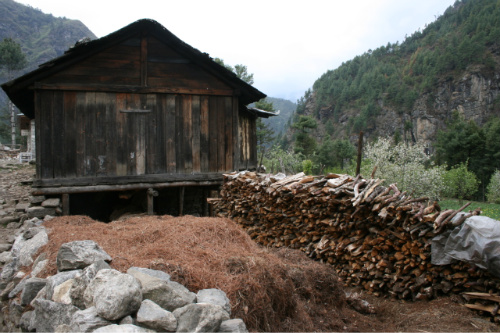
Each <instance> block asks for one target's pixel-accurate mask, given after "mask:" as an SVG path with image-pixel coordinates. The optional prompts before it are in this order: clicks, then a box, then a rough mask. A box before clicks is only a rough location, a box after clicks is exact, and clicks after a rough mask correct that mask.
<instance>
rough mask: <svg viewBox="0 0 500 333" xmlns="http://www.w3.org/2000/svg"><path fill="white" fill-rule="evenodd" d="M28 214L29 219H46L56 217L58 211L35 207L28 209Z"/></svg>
mask: <svg viewBox="0 0 500 333" xmlns="http://www.w3.org/2000/svg"><path fill="white" fill-rule="evenodd" d="M26 213H28V217H29V218H33V217H38V218H44V217H45V215H56V209H55V208H45V207H41V206H34V207H30V208H28V209H26Z"/></svg>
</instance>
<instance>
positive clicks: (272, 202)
mask: <svg viewBox="0 0 500 333" xmlns="http://www.w3.org/2000/svg"><path fill="white" fill-rule="evenodd" d="M382 182H383V180H382V179H363V178H361V177H359V176H358V177H356V178H354V177H351V176H349V175H337V174H329V175H327V176H325V177H313V176H305V175H304V174H303V173H299V174H297V175H294V176H289V177H285V176H284V175H282V176H281V177H279V175H276V176H271V175H266V174H257V173H254V172H240V173H234V174H227V175H225V183H224V185H223V188H222V190H221V199H220V200H219V201H217V202H216V203H215V212H216V213H217V214H218V215H219V216H225V217H229V218H231V219H232V220H234V221H235V222H236V223H238V224H240V225H242V226H243V227H244V228H245V229H246V230H247V232H248V233H249V235H250V236H251V237H252V238H253V239H254V240H255V241H257V242H258V243H260V244H262V245H264V246H269V247H282V246H287V247H290V248H294V249H301V250H302V251H304V252H305V253H306V254H307V255H309V257H311V258H314V259H317V260H321V261H323V262H325V263H329V264H331V265H333V266H334V267H335V269H336V271H337V273H338V275H339V277H340V278H341V279H342V280H343V281H345V283H346V285H349V286H358V287H360V288H363V289H365V290H366V291H367V292H368V293H370V294H374V295H387V294H390V295H392V296H394V297H397V298H400V299H413V300H416V299H430V298H433V297H436V296H437V295H439V294H448V293H450V292H453V293H459V292H464V291H474V292H486V293H488V292H492V291H495V292H496V291H497V290H498V288H499V287H500V281H499V280H498V279H495V278H493V277H492V276H491V275H490V274H488V273H487V272H486V271H484V270H481V269H479V268H476V267H474V266H473V265H471V264H468V263H465V262H457V263H454V264H450V265H446V266H436V265H432V264H431V240H432V238H433V237H434V236H436V235H437V234H439V233H441V232H443V231H444V230H446V229H447V228H449V227H452V225H451V221H452V218H453V217H454V216H455V215H456V213H458V212H459V210H445V211H442V210H441V209H440V207H439V205H438V204H437V203H436V202H433V203H431V204H427V202H428V201H429V200H428V198H412V197H411V195H408V194H407V193H405V192H401V191H399V190H398V188H397V186H396V184H392V185H390V186H389V187H385V186H382V185H381V184H382ZM463 208H464V207H463ZM470 214H479V212H477V211H476V212H472V213H470ZM469 216H470V215H469ZM463 220H465V218H462V219H461V220H460V221H458V222H455V223H454V224H453V226H455V225H457V223H462V222H463Z"/></svg>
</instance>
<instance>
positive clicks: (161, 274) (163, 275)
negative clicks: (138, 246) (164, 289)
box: [127, 267, 170, 281]
mask: <svg viewBox="0 0 500 333" xmlns="http://www.w3.org/2000/svg"><path fill="white" fill-rule="evenodd" d="M135 272H140V273H143V274H146V275H150V276H152V277H155V278H158V279H160V280H165V281H170V275H169V274H167V273H165V272H162V271H158V270H156V269H149V268H142V267H130V268H129V269H128V270H127V274H130V275H133V276H134V273H135Z"/></svg>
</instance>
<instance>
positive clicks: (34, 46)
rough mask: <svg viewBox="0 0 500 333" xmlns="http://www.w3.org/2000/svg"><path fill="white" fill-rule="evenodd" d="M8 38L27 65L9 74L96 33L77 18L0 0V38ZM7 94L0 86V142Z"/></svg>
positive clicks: (5, 133)
mask: <svg viewBox="0 0 500 333" xmlns="http://www.w3.org/2000/svg"><path fill="white" fill-rule="evenodd" d="M4 38H11V39H13V40H14V41H15V42H16V43H17V44H19V45H20V46H21V49H22V51H23V53H24V54H25V56H26V60H27V66H26V67H25V68H24V69H22V70H20V71H18V72H16V73H13V74H14V76H19V75H21V74H23V73H26V72H28V71H31V70H33V69H35V68H36V67H37V66H38V65H39V64H41V63H44V62H46V61H48V60H51V59H53V58H55V57H58V56H60V55H62V54H63V53H64V51H66V50H67V49H69V48H70V47H71V46H73V45H74V44H75V43H76V42H77V41H79V40H81V39H83V38H91V39H94V38H96V36H95V35H94V34H93V33H92V32H91V31H90V30H89V29H88V28H87V27H86V26H85V25H84V24H83V23H82V22H80V21H76V20H70V19H67V18H60V17H54V16H52V15H50V14H44V13H42V12H41V11H40V10H39V9H35V8H32V7H29V6H25V5H22V4H19V3H17V2H15V1H13V0H0V41H3V40H4ZM6 81H8V76H7V71H6V70H0V83H3V82H6ZM8 115H9V111H8V109H7V96H6V95H5V93H4V91H3V90H1V89H0V142H2V143H5V142H8V141H9V138H10V137H9V133H10V132H9V131H10V130H9V126H10V124H9V116H8Z"/></svg>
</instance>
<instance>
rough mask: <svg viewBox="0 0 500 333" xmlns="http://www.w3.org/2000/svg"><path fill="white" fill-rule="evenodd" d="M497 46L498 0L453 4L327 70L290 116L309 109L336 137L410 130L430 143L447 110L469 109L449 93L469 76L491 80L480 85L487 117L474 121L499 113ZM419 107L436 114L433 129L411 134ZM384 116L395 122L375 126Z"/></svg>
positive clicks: (482, 119) (499, 47)
mask: <svg viewBox="0 0 500 333" xmlns="http://www.w3.org/2000/svg"><path fill="white" fill-rule="evenodd" d="M499 43H500V4H499V2H498V1H497V0H474V1H471V0H462V1H457V2H456V3H455V4H454V6H451V7H449V8H448V9H447V10H446V11H445V12H444V14H443V15H441V16H440V17H438V18H437V19H436V20H435V21H434V22H432V23H431V24H429V25H427V26H426V27H425V29H423V30H422V31H416V32H414V33H413V34H411V35H410V36H407V37H406V39H405V40H404V41H403V42H402V43H399V42H396V43H388V44H387V45H385V46H381V47H379V48H377V49H375V50H368V51H367V52H365V53H364V54H362V55H360V56H357V57H355V58H354V59H352V60H349V61H346V62H345V63H343V64H342V65H341V66H340V67H338V68H337V69H334V70H328V71H327V72H326V73H324V74H323V75H322V76H321V77H320V78H319V79H318V80H317V81H316V82H315V83H314V85H313V87H312V90H310V91H308V92H306V94H305V95H304V97H303V98H301V99H300V100H299V103H298V108H297V113H296V115H295V119H296V120H297V119H298V116H300V115H302V114H307V115H311V116H313V117H314V118H316V119H319V120H321V121H322V122H323V123H325V122H328V121H331V122H332V123H333V124H334V125H336V126H337V127H340V128H337V131H336V136H337V137H340V136H346V135H351V134H353V133H357V132H359V131H365V132H368V133H370V134H374V136H379V135H391V136H392V135H394V134H395V133H396V132H397V131H399V132H400V133H403V132H405V131H406V132H409V131H410V130H412V131H413V135H414V136H415V140H418V139H422V140H426V141H433V140H434V139H435V134H436V130H437V129H440V128H443V124H444V121H445V120H446V119H449V117H450V115H451V111H452V110H453V109H457V108H458V106H459V105H463V106H465V107H467V106H466V104H467V101H465V100H463V101H457V102H458V103H453V102H454V101H453V100H452V99H453V98H456V97H458V96H452V94H453V93H454V92H458V93H459V94H460V93H464V92H463V91H459V90H458V88H459V86H460V83H461V81H462V80H464V79H465V81H467V78H466V76H467V75H469V76H472V77H471V78H470V80H479V81H482V80H485V81H490V82H489V83H488V82H486V83H485V82H479V83H478V84H480V85H482V84H486V86H485V87H484V88H485V89H487V90H488V91H487V96H486V99H487V100H486V101H484V103H482V104H481V105H480V106H481V107H482V108H483V109H484V112H483V113H486V116H485V117H473V118H476V119H474V120H476V121H478V122H479V123H480V124H483V123H484V122H486V121H487V120H488V116H490V115H492V114H497V115H498V114H499V113H500V111H499V110H500V97H499V96H500V95H499V91H498V89H499V86H498V81H499V78H498V74H499V72H500V71H499V68H500V63H499V55H500V54H499V52H500V44H499ZM463 83H465V85H466V86H467V85H470V84H473V83H470V84H469V83H468V82H463ZM465 88H466V87H465ZM481 88H483V87H480V89H481ZM443 90H446V94H445V96H443V95H442V93H443ZM466 90H467V89H466ZM481 102H483V101H481ZM465 111H467V110H465ZM422 112H425V113H426V116H431V117H435V118H438V119H436V122H435V123H432V124H431V125H432V127H433V131H432V133H427V134H422V133H417V131H416V129H417V128H416V122H417V121H418V118H423V117H422V115H421V113H422ZM388 113H391V118H393V119H395V120H397V121H396V122H393V124H391V126H389V125H388V124H385V126H384V125H382V124H379V122H378V121H377V120H379V119H380V118H381V117H384V116H386V115H387V114H388ZM434 113H438V114H434ZM472 116H473V115H472ZM431 122H432V120H431ZM339 125H340V126H339ZM408 134H410V133H408Z"/></svg>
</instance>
